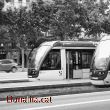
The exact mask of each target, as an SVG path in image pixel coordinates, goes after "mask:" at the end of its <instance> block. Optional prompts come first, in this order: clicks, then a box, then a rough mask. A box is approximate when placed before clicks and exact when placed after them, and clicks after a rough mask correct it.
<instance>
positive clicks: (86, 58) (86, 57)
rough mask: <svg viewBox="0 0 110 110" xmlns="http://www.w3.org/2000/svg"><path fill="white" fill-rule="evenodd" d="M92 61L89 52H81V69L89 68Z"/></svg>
mask: <svg viewBox="0 0 110 110" xmlns="http://www.w3.org/2000/svg"><path fill="white" fill-rule="evenodd" d="M91 59H92V53H91V52H82V68H89V67H90V63H91Z"/></svg>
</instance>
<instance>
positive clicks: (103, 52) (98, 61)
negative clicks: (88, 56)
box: [92, 40, 110, 70]
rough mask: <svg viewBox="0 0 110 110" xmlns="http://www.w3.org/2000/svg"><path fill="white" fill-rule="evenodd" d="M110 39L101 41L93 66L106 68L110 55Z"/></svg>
mask: <svg viewBox="0 0 110 110" xmlns="http://www.w3.org/2000/svg"><path fill="white" fill-rule="evenodd" d="M109 48H110V40H105V41H101V42H100V43H99V44H98V46H97V49H96V51H95V55H94V59H93V62H92V63H93V64H92V67H93V68H94V69H99V70H105V69H106V68H107V64H108V61H109V57H110V49H109Z"/></svg>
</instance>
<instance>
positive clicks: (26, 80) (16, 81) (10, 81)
mask: <svg viewBox="0 0 110 110" xmlns="http://www.w3.org/2000/svg"><path fill="white" fill-rule="evenodd" d="M19 82H21V83H22V82H29V80H28V79H23V80H4V81H0V83H1V84H4V83H19Z"/></svg>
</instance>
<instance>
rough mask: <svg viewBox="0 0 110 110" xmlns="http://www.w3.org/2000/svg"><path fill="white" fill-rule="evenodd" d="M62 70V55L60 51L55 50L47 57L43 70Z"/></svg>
mask: <svg viewBox="0 0 110 110" xmlns="http://www.w3.org/2000/svg"><path fill="white" fill-rule="evenodd" d="M60 69H61V55H60V50H59V49H53V50H51V51H50V52H49V54H48V55H47V56H46V58H45V60H44V62H43V64H42V66H41V70H60Z"/></svg>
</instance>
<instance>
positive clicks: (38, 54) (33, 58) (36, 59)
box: [28, 46, 50, 69]
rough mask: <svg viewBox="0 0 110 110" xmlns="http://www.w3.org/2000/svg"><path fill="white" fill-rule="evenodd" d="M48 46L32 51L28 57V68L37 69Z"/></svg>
mask: <svg viewBox="0 0 110 110" xmlns="http://www.w3.org/2000/svg"><path fill="white" fill-rule="evenodd" d="M49 48H50V47H49V46H40V47H39V48H35V49H33V51H32V52H31V53H30V56H29V67H28V68H36V69H37V68H38V67H39V66H40V63H41V60H42V58H43V57H44V56H45V53H46V52H47V51H48V50H49Z"/></svg>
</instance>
